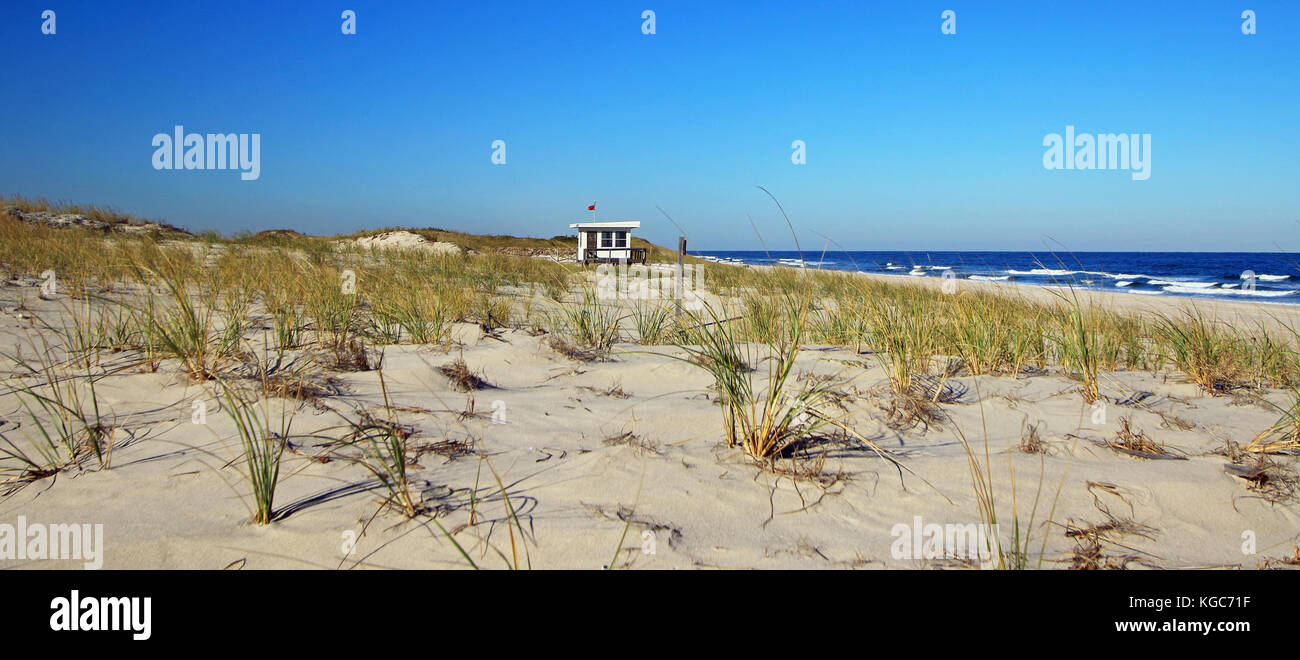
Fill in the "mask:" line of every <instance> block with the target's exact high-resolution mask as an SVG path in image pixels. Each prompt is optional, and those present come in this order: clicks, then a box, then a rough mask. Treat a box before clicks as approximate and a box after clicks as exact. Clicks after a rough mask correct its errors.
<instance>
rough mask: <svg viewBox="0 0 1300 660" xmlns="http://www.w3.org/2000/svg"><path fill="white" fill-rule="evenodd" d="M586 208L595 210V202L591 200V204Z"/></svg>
mask: <svg viewBox="0 0 1300 660" xmlns="http://www.w3.org/2000/svg"><path fill="white" fill-rule="evenodd" d="M587 210H588V211H595V210H596V203H595V202H592V203H591V206H588V207H587Z"/></svg>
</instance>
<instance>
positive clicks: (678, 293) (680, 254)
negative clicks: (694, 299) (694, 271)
mask: <svg viewBox="0 0 1300 660" xmlns="http://www.w3.org/2000/svg"><path fill="white" fill-rule="evenodd" d="M685 259H686V237H685V236H678V237H677V272H676V273H675V274H676V277H674V278H673V298H674V299H675V300H676V302H675V303H674V308H675V310H676V313H677V314H678V315H679V316H680V315H681V313H682V276H683V274H684V273H685V268H683V263H684V262H685Z"/></svg>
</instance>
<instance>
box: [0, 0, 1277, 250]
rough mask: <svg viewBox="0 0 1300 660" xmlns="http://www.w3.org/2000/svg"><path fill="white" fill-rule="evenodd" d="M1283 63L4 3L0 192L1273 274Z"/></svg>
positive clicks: (1119, 21)
mask: <svg viewBox="0 0 1300 660" xmlns="http://www.w3.org/2000/svg"><path fill="white" fill-rule="evenodd" d="M1134 5H1140V6H1134ZM45 9H53V10H54V11H55V12H56V17H57V18H56V20H57V24H56V25H57V33H56V34H55V35H52V36H50V35H43V34H42V33H41V29H40V28H41V12H42V11H43V10H45ZM345 9H351V10H354V11H355V12H356V16H357V20H356V24H357V34H356V35H343V34H342V33H341V31H340V25H341V23H342V19H341V18H340V14H341V13H342V12H343V10H345ZM645 9H652V10H654V11H655V16H656V25H655V28H656V33H655V34H653V35H644V34H642V32H641V26H642V18H641V13H642V11H643V10H645ZM946 9H951V10H954V11H955V12H956V14H957V34H955V35H943V34H941V33H940V25H941V23H942V19H941V13H942V12H943V11H944V10H946ZM1244 9H1252V10H1254V11H1255V12H1256V16H1257V34H1254V35H1250V36H1246V35H1243V34H1242V33H1241V24H1242V21H1243V19H1242V18H1241V12H1242V11H1243V10H1244ZM1297 44H1300V3H1294V2H1256V1H1255V0H1242V2H1237V3H1225V2H1210V1H1199V2H1198V1H1189V2H1167V3H1158V2H1149V3H1129V2H1107V1H1099V2H1097V1H1092V2H967V1H956V0H953V1H943V2H920V1H915V0H909V1H906V2H904V1H898V2H892V1H891V2H883V1H872V2H866V1H864V2H743V3H740V2H735V3H733V2H722V1H710V2H661V1H659V0H640V1H639V2H637V3H635V4H632V3H625V2H613V1H605V2H592V3H578V2H573V3H509V2H486V1H485V2H454V3H453V2H411V3H398V2H355V1H352V0H345V1H343V2H320V1H313V2H301V3H298V2H283V3H262V2H222V3H215V2H214V3H207V2H193V3H191V2H184V3H170V2H125V3H122V4H120V5H119V4H118V3H104V2H66V1H61V0H60V1H55V0H42V1H41V2H35V3H33V2H26V1H21V0H11V1H9V2H6V3H4V4H3V7H2V8H0V62H3V64H0V66H2V67H3V71H4V85H3V89H4V91H5V97H6V98H5V101H4V103H2V104H0V193H21V194H25V195H29V196H33V195H39V196H45V197H49V198H52V199H63V200H69V201H77V202H87V203H99V204H108V205H113V206H116V207H118V208H121V209H123V210H126V211H130V212H133V213H137V214H140V215H145V216H150V217H157V218H161V219H165V220H167V221H169V222H172V223H175V224H179V225H182V226H185V227H188V228H191V229H205V228H216V229H219V230H221V231H223V232H226V233H230V232H234V231H237V230H253V231H257V230H261V229H269V228H292V229H297V230H300V231H306V232H310V233H318V234H320V233H341V232H350V231H356V230H361V229H369V228H376V227H382V226H392V225H404V226H414V227H424V226H436V227H444V228H449V229H457V230H462V231H469V232H476V233H512V234H518V235H531V236H545V237H549V236H552V235H556V234H562V233H568V231H569V230H568V223H570V222H574V221H578V220H582V219H584V218H588V217H590V216H589V214H588V213H587V212H586V211H585V208H586V206H587V204H589V203H590V202H591V201H592V200H596V201H597V205H598V215H599V219H602V220H622V219H637V220H641V221H642V223H643V228H644V229H643V230H642V231H641V232H640V234H641V235H643V236H646V237H648V238H650V239H651V240H653V241H655V242H657V243H660V244H664V245H671V244H673V243H674V242H675V239H674V237H675V235H676V231H675V230H674V229H673V228H672V226H671V225H670V224H669V223H668V221H667V220H665V219H664V218H663V216H662V215H661V214H660V212H659V211H658V210H657V209H656V207H662V208H663V209H664V210H665V211H667V212H668V213H669V214H670V215H672V216H673V218H674V219H675V220H677V222H678V223H679V224H681V225H682V226H683V228H684V229H685V230H686V232H687V234H688V235H689V236H690V238H691V240H692V243H693V245H694V247H698V248H706V249H756V248H757V247H758V241H757V239H756V238H755V237H754V231H753V229H751V227H750V224H749V220H748V219H747V215H752V216H753V219H754V222H755V224H757V225H758V228H759V230H760V232H761V233H762V234H763V237H764V239H765V240H766V241H767V245H768V247H769V248H772V249H783V248H790V247H792V243H791V241H790V238H789V233H788V231H787V230H786V229H785V225H784V222H783V221H782V220H781V219H780V216H779V214H778V213H777V211H776V209H775V207H774V205H773V204H772V203H771V201H770V200H769V199H768V198H767V197H766V196H765V195H763V193H761V192H760V191H759V190H757V188H756V187H755V186H757V185H762V186H764V187H766V188H768V189H769V190H771V191H772V192H773V193H774V194H775V195H776V196H777V197H778V198H779V199H780V200H781V202H782V204H783V205H784V206H785V208H786V210H787V211H788V212H789V213H790V215H791V218H792V220H793V221H794V222H795V224H796V227H797V228H798V229H799V230H800V239H801V240H802V241H803V242H804V247H805V248H808V247H809V246H818V247H820V244H821V243H823V242H824V241H823V240H822V239H820V238H818V237H817V235H816V234H815V233H813V232H819V233H821V234H825V235H828V236H830V237H832V238H834V239H835V240H836V241H837V242H839V243H840V244H841V245H843V246H844V247H846V248H849V249H865V250H871V249H882V250H883V249H913V250H998V249H1005V250H1021V249H1030V250H1040V249H1042V247H1043V241H1044V240H1045V237H1051V238H1052V239H1054V240H1056V241H1059V242H1060V243H1061V244H1063V245H1065V246H1067V247H1068V248H1069V249H1073V250H1078V251H1086V250H1207V251H1213V250H1249V251H1271V250H1275V249H1276V247H1277V246H1279V245H1280V246H1281V247H1283V248H1285V249H1288V250H1294V249H1300V163H1298V162H1297V154H1300V137H1297V128H1296V125H1295V121H1296V117H1297V110H1298V109H1300V103H1298V102H1300V75H1297V71H1300V46H1298V45H1297ZM177 124H181V125H183V126H185V128H186V130H187V131H194V132H199V133H209V132H220V133H260V134H261V177H260V178H259V179H258V180H256V181H242V180H241V179H240V177H239V175H238V173H236V172H230V171H166V170H161V171H160V170H155V169H153V167H152V165H151V157H152V155H153V151H154V147H153V146H152V144H151V140H152V138H153V136H154V135H155V134H156V133H170V132H171V131H172V129H173V127H174V126H175V125H177ZM1066 125H1073V126H1075V127H1076V130H1077V131H1079V132H1089V133H1150V134H1151V136H1152V138H1151V140H1152V164H1151V177H1150V178H1149V179H1148V180H1146V181H1134V180H1132V179H1131V177H1130V176H1129V173H1127V172H1117V171H1049V170H1046V169H1044V167H1043V164H1042V159H1043V152H1044V151H1045V148H1044V147H1043V146H1042V141H1043V138H1044V136H1045V135H1047V134H1048V133H1063V132H1064V130H1065V127H1066ZM496 139H501V140H505V141H506V164H505V165H493V164H492V162H491V155H492V150H491V144H492V141H493V140H496ZM793 140H803V141H804V142H805V143H806V145H807V163H806V164H804V165H794V164H792V163H791V148H790V144H791V142H792V141H793Z"/></svg>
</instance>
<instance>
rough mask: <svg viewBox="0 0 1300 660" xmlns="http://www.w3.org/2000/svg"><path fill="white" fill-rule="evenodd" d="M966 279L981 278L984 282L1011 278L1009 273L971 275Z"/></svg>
mask: <svg viewBox="0 0 1300 660" xmlns="http://www.w3.org/2000/svg"><path fill="white" fill-rule="evenodd" d="M966 279H971V280H983V281H985V282H1001V281H1003V280H1009V279H1011V276H1010V275H971V276H970V277H968V278H966Z"/></svg>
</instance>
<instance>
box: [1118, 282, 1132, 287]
mask: <svg viewBox="0 0 1300 660" xmlns="http://www.w3.org/2000/svg"><path fill="white" fill-rule="evenodd" d="M1132 284H1133V283H1132V282H1128V281H1120V282H1116V283H1115V286H1130V285H1132Z"/></svg>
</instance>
